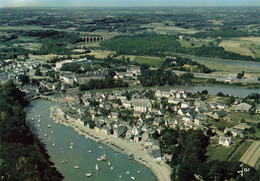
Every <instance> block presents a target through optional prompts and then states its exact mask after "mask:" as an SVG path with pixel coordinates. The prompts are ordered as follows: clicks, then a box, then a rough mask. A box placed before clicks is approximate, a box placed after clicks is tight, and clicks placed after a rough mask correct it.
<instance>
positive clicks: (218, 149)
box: [206, 138, 238, 161]
mask: <svg viewBox="0 0 260 181" xmlns="http://www.w3.org/2000/svg"><path fill="white" fill-rule="evenodd" d="M237 144H238V143H237V142H236V141H235V142H232V144H231V145H230V146H228V147H225V146H221V145H219V144H218V138H217V139H216V138H213V139H211V140H210V144H209V146H208V147H207V153H206V156H208V160H209V161H211V160H219V161H227V160H228V158H229V156H230V154H232V153H233V152H234V150H235V149H236V146H237Z"/></svg>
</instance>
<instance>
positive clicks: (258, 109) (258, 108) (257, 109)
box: [255, 105, 260, 113]
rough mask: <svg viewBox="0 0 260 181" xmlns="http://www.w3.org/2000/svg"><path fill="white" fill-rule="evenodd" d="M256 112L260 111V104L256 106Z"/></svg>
mask: <svg viewBox="0 0 260 181" xmlns="http://www.w3.org/2000/svg"><path fill="white" fill-rule="evenodd" d="M255 113H260V105H258V106H257V107H256V110H255Z"/></svg>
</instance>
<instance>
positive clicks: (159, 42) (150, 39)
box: [100, 33, 260, 61]
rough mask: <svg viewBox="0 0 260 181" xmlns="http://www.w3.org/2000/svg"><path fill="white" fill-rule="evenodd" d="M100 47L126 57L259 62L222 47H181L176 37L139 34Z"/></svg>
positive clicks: (120, 37) (113, 40)
mask: <svg viewBox="0 0 260 181" xmlns="http://www.w3.org/2000/svg"><path fill="white" fill-rule="evenodd" d="M100 45H101V46H102V47H103V48H105V49H108V50H111V51H116V52H117V54H126V55H148V56H159V57H161V56H167V55H171V54H172V53H183V54H190V55H196V56H200V57H209V58H222V59H232V60H245V61H260V59H259V58H257V59H254V58H253V57H252V56H246V55H240V54H237V53H233V52H228V51H225V50H224V48H223V47H218V46H216V45H209V46H206V45H202V46H200V47H192V48H187V47H182V46H181V44H180V43H179V42H178V41H177V37H176V36H172V35H158V34H151V33H148V34H141V35H133V36H117V37H114V38H112V39H109V40H105V41H102V42H101V43H100Z"/></svg>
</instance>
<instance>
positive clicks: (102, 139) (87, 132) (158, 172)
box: [50, 106, 171, 181]
mask: <svg viewBox="0 0 260 181" xmlns="http://www.w3.org/2000/svg"><path fill="white" fill-rule="evenodd" d="M50 117H51V118H52V119H53V120H54V121H55V122H56V123H57V124H61V125H65V126H69V127H72V128H73V129H74V130H75V131H77V132H78V133H79V134H82V135H84V136H85V137H86V138H89V139H92V140H94V141H96V142H99V143H103V144H106V145H107V146H109V147H111V148H113V149H114V150H116V151H118V152H121V153H124V154H128V155H130V154H131V155H133V157H134V159H135V160H136V161H138V162H140V163H142V164H144V165H146V166H147V167H148V168H150V169H151V170H152V172H153V173H154V174H155V176H156V177H157V179H158V180H159V181H170V180H171V179H170V174H171V168H170V166H169V165H166V164H165V163H163V162H161V161H159V162H156V161H154V160H153V158H152V157H151V156H150V155H149V154H148V153H147V152H146V151H145V150H142V149H141V144H142V141H141V142H138V143H136V142H131V141H126V140H124V139H119V138H116V137H113V136H110V135H105V134H103V133H100V132H97V131H95V130H93V129H89V128H87V127H86V126H82V125H79V124H76V123H75V122H69V121H68V120H66V118H65V117H64V115H63V114H62V113H61V112H59V109H58V107H57V106H55V107H51V108H50Z"/></svg>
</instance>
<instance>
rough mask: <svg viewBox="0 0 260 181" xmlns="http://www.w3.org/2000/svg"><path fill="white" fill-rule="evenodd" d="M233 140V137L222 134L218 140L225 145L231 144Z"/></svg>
mask: <svg viewBox="0 0 260 181" xmlns="http://www.w3.org/2000/svg"><path fill="white" fill-rule="evenodd" d="M231 142H232V138H231V137H225V136H220V137H219V140H218V144H220V145H223V146H229V145H230V144H231Z"/></svg>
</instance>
